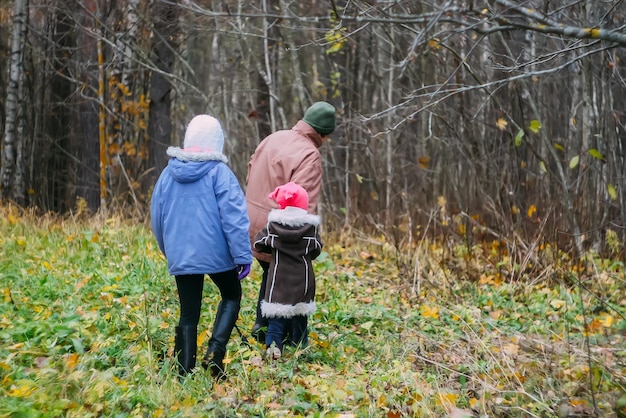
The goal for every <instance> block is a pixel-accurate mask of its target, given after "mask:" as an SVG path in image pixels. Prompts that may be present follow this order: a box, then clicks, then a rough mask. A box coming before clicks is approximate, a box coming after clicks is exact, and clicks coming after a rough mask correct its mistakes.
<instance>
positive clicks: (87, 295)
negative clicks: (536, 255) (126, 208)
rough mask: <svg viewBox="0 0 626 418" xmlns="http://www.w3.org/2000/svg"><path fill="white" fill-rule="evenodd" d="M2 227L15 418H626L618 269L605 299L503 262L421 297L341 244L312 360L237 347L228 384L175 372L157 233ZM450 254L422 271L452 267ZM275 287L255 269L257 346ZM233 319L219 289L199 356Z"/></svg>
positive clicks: (95, 225)
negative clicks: (264, 288)
mask: <svg viewBox="0 0 626 418" xmlns="http://www.w3.org/2000/svg"><path fill="white" fill-rule="evenodd" d="M1 212H2V217H1V220H0V299H1V300H2V303H1V304H0V381H1V382H2V384H1V385H0V416H11V417H13V416H17V417H20V416H23V417H40V416H41V417H54V416H76V417H78V416H80V417H85V416H142V417H144V416H154V417H158V416H168V417H170V416H181V417H182V416H242V417H247V416H260V417H266V416H312V417H339V416H343V417H346V416H358V417H369V416H373V417H382V416H385V417H399V416H417V417H431V416H450V414H457V415H456V416H463V413H466V414H469V415H467V416H503V417H504V416H506V417H532V416H536V417H552V416H557V410H558V408H559V405H561V404H562V403H563V402H564V403H565V405H566V407H567V408H568V411H569V412H570V413H571V414H570V416H594V415H593V405H594V403H595V405H596V407H597V411H596V412H597V415H598V416H606V417H611V416H617V415H616V411H615V409H614V406H613V404H614V402H615V400H616V399H617V398H618V397H619V396H620V394H621V393H623V392H624V386H625V384H626V379H625V375H626V366H625V357H626V348H625V342H624V336H625V334H626V321H625V320H624V316H625V315H626V296H625V294H626V292H625V290H626V284H625V276H624V269H623V265H621V264H620V263H619V262H618V263H617V264H616V263H615V262H607V261H606V260H604V261H602V262H598V263H596V264H595V265H596V267H597V270H595V271H594V274H593V275H589V276H586V277H585V278H584V279H583V281H584V282H583V285H584V286H585V287H586V288H587V289H588V291H584V290H581V288H580V286H575V285H573V284H572V283H576V281H577V280H578V279H577V277H578V275H576V274H574V272H573V271H574V270H572V269H568V268H566V267H559V268H560V270H559V271H560V273H559V274H558V277H557V279H556V280H552V281H551V282H547V281H546V280H542V281H538V283H534V284H532V285H529V284H527V283H510V282H503V281H501V280H494V279H493V277H496V278H497V272H495V271H493V272H492V271H489V270H488V268H489V267H488V266H489V264H488V263H485V269H486V270H485V272H484V274H483V275H482V276H481V277H482V278H475V280H466V279H463V280H461V279H457V280H452V279H450V277H454V276H457V277H464V272H463V271H460V270H459V271H458V272H455V271H454V270H453V269H448V270H445V269H446V267H442V268H441V271H439V270H437V269H436V268H432V267H431V268H430V269H429V270H428V271H425V272H424V274H423V281H422V282H421V283H420V287H419V288H420V294H415V293H414V292H413V291H414V290H415V286H414V284H415V277H413V276H411V277H404V275H403V273H400V272H399V271H398V269H397V268H396V266H397V264H398V263H396V260H395V259H394V258H393V257H392V256H391V255H389V254H393V251H388V250H386V249H385V245H382V246H381V247H380V248H378V249H376V248H371V245H370V248H366V249H364V248H359V247H358V245H356V244H355V245H353V246H348V247H345V248H344V247H342V246H340V245H334V244H333V243H332V239H326V240H325V241H326V242H327V247H326V252H325V253H323V255H322V256H321V257H320V259H319V260H318V261H317V263H316V273H317V277H318V293H317V302H318V311H317V313H316V314H315V315H314V316H313V318H311V320H310V326H311V327H310V331H311V335H310V345H309V346H308V347H307V348H305V349H302V350H293V349H288V350H286V352H285V355H284V357H283V358H282V359H281V360H279V361H278V362H275V363H268V362H266V361H265V360H264V359H263V356H262V354H263V351H264V350H263V346H262V345H260V344H258V343H256V342H254V341H249V345H248V344H245V343H244V342H242V340H241V338H240V337H239V335H238V334H236V333H234V334H233V338H232V339H231V341H230V343H229V345H228V357H227V365H226V366H227V372H228V378H227V379H226V380H225V381H223V382H220V383H216V382H214V381H213V380H212V379H211V377H210V376H209V375H208V374H207V373H206V372H204V370H202V369H201V368H198V369H197V370H196V371H195V372H194V373H193V374H191V375H189V376H188V377H186V378H185V379H182V380H179V379H177V378H176V377H175V374H174V373H173V370H174V369H175V367H174V364H173V359H172V351H173V345H174V344H173V340H174V338H173V334H174V326H175V324H176V323H177V320H178V299H177V295H176V286H175V283H174V280H173V278H171V277H170V276H168V274H167V270H166V264H165V261H164V259H163V258H162V256H161V255H160V253H159V251H158V248H157V246H156V243H155V241H154V240H153V237H152V235H151V232H150V230H149V228H148V227H147V226H146V225H144V224H133V223H132V222H128V221H122V220H119V219H115V218H111V219H108V220H106V221H104V222H102V221H98V220H97V219H96V218H94V219H92V220H81V221H78V220H74V219H71V218H66V219H60V218H57V217H54V216H43V217H35V216H34V215H32V214H29V213H22V212H19V211H18V210H16V209H15V208H13V207H5V208H2V209H1ZM432 246H433V248H435V247H436V244H432ZM363 250H367V251H369V253H367V254H366V255H364V253H363V252H362V251H363ZM375 251H378V253H379V254H376V252H375ZM436 253H437V251H436V250H433V251H432V252H431V253H427V254H424V255H423V257H424V259H423V260H421V262H422V264H423V265H430V266H437V265H441V263H440V261H439V260H437V254H436ZM478 262H479V263H480V260H478ZM461 264H463V263H461ZM444 270H445V271H444ZM456 273H458V274H456ZM259 277H260V270H259V269H258V266H256V265H255V266H254V268H253V271H252V274H251V275H250V277H249V278H247V279H246V280H244V282H243V286H244V299H243V306H242V311H241V314H240V319H239V323H238V324H239V328H240V329H241V331H242V332H243V333H244V334H246V335H248V334H249V330H250V328H251V326H252V323H253V321H254V309H255V306H254V304H255V298H256V294H257V286H258V282H259ZM420 280H422V277H420ZM217 303H218V294H217V289H216V288H215V287H214V285H213V284H212V283H211V282H210V280H208V279H207V281H206V285H205V293H204V306H203V313H202V317H201V322H200V335H199V343H200V347H199V355H200V356H201V355H202V352H203V350H204V349H206V342H207V340H208V337H209V332H210V327H211V323H212V320H213V315H214V310H215V308H216V306H217ZM459 414H460V415H459Z"/></svg>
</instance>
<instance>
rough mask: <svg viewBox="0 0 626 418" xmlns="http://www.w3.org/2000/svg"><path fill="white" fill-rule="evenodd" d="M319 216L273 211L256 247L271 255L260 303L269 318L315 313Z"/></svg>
mask: <svg viewBox="0 0 626 418" xmlns="http://www.w3.org/2000/svg"><path fill="white" fill-rule="evenodd" d="M318 226H319V216H317V215H311V214H308V213H306V211H305V210H304V209H300V208H296V207H286V208H285V209H274V210H272V211H271V212H270V214H269V216H268V223H267V227H266V228H264V229H263V230H262V231H261V232H259V233H258V234H257V236H256V240H255V242H254V247H255V248H256V249H257V250H258V251H261V252H264V253H270V254H271V261H270V267H269V270H268V275H267V287H266V289H265V296H264V297H263V302H262V303H261V313H262V314H263V316H264V317H266V318H276V317H279V318H292V317H294V316H296V315H312V314H313V313H314V312H315V300H314V299H315V273H314V271H313V263H312V260H314V259H315V258H317V256H319V255H320V252H321V250H322V240H321V239H320V236H319V233H318V231H317V228H318Z"/></svg>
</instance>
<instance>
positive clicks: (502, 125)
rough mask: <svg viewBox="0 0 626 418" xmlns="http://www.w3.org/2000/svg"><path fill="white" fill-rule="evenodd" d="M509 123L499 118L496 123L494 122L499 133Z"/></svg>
mask: <svg viewBox="0 0 626 418" xmlns="http://www.w3.org/2000/svg"><path fill="white" fill-rule="evenodd" d="M508 124H509V123H508V122H507V121H506V119H504V118H500V119H498V121H497V122H496V126H497V127H498V129H500V130H501V131H504V130H505V129H506V126H507V125H508Z"/></svg>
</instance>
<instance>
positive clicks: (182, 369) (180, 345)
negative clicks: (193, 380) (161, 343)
mask: <svg viewBox="0 0 626 418" xmlns="http://www.w3.org/2000/svg"><path fill="white" fill-rule="evenodd" d="M197 337H198V327H197V326H194V325H180V326H177V327H176V338H175V339H174V354H175V355H176V359H177V361H178V374H179V375H180V376H185V375H186V374H187V373H189V372H191V371H192V370H193V368H194V367H196V352H197V350H198V339H197Z"/></svg>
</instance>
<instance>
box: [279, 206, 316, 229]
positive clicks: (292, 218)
mask: <svg viewBox="0 0 626 418" xmlns="http://www.w3.org/2000/svg"><path fill="white" fill-rule="evenodd" d="M267 221H268V222H276V223H278V224H281V225H287V226H302V225H307V224H309V225H315V226H317V225H319V224H320V217H319V216H318V215H313V214H310V213H307V211H306V210H304V209H300V208H297V207H295V206H287V207H286V208H285V209H272V211H271V212H270V213H269V215H268V216H267Z"/></svg>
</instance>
